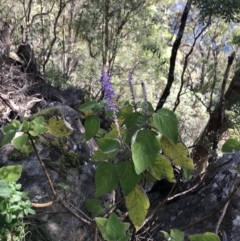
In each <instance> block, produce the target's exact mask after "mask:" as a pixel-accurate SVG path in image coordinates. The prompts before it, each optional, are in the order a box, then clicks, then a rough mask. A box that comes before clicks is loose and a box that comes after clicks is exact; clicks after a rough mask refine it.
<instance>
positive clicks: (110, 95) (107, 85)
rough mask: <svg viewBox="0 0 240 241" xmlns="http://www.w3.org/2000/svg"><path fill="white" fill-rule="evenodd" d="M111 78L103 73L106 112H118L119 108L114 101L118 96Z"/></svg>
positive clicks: (101, 79) (101, 81) (102, 81)
mask: <svg viewBox="0 0 240 241" xmlns="http://www.w3.org/2000/svg"><path fill="white" fill-rule="evenodd" d="M110 80H111V76H110V75H109V74H108V73H107V72H105V71H102V74H101V78H100V83H102V90H103V92H104V99H105V100H107V107H106V110H107V111H108V110H112V111H115V112H117V108H116V105H115V101H114V96H115V95H116V94H115V92H114V90H113V86H112V84H111V82H110Z"/></svg>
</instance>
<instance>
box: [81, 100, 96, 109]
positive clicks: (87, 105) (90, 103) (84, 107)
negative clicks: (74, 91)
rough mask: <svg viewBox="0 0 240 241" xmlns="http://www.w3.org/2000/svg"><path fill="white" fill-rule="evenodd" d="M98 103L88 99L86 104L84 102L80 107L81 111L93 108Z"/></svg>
mask: <svg viewBox="0 0 240 241" xmlns="http://www.w3.org/2000/svg"><path fill="white" fill-rule="evenodd" d="M96 104H97V101H95V100H92V101H88V102H86V103H84V104H82V105H81V106H80V108H79V110H80V111H87V110H92V109H93V108H94V107H95V105H96Z"/></svg>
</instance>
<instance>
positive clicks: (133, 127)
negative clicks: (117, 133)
mask: <svg viewBox="0 0 240 241" xmlns="http://www.w3.org/2000/svg"><path fill="white" fill-rule="evenodd" d="M140 117H143V115H142V114H141V113H139V112H133V113H131V114H129V115H127V116H126V118H125V120H124V122H123V124H124V125H126V127H127V135H126V143H127V144H128V143H131V140H132V136H133V135H134V134H135V133H136V131H137V130H138V129H139V126H138V118H140Z"/></svg>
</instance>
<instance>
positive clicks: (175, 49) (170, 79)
mask: <svg viewBox="0 0 240 241" xmlns="http://www.w3.org/2000/svg"><path fill="white" fill-rule="evenodd" d="M191 4H192V0H188V1H187V4H186V6H185V8H184V11H183V14H182V18H181V24H180V26H179V29H178V34H177V37H176V39H175V41H174V43H173V47H172V54H171V58H170V67H169V72H168V82H167V85H166V87H165V90H164V91H163V94H162V96H161V98H160V99H159V101H158V104H157V107H156V109H155V112H156V111H158V110H159V109H161V108H162V107H163V105H164V103H165V101H166V99H167V97H168V96H169V94H170V89H171V87H172V84H173V82H174V71H175V63H176V58H177V52H178V49H179V46H180V44H181V40H182V36H183V33H184V29H185V26H186V22H187V18H188V14H189V11H190V9H191Z"/></svg>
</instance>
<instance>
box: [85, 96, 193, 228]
mask: <svg viewBox="0 0 240 241" xmlns="http://www.w3.org/2000/svg"><path fill="white" fill-rule="evenodd" d="M96 105H97V103H96V102H95V101H90V102H89V103H85V105H84V106H83V108H81V110H82V111H83V110H84V112H83V113H85V115H87V118H88V119H90V118H91V119H93V117H91V116H95V117H94V122H95V123H97V121H96V118H98V117H97V112H95V111H94V109H95V107H96ZM139 106H140V108H141V109H142V113H141V112H139V111H138V110H137V111H135V110H134V108H133V107H132V106H131V105H130V104H129V103H126V104H125V105H124V107H123V108H121V109H120V110H119V112H118V113H117V118H118V119H117V121H118V126H115V125H114V123H113V124H111V128H112V129H111V130H110V131H109V132H108V133H106V134H105V135H104V136H102V137H100V138H99V139H98V140H97V143H98V148H99V149H98V150H96V151H95V153H94V155H93V158H92V160H93V161H98V162H100V163H99V164H98V166H97V169H96V174H95V186H96V196H97V197H99V196H101V195H103V194H106V193H108V192H110V191H112V190H114V189H116V188H117V186H118V182H119V183H120V187H121V190H122V192H123V195H124V198H125V203H126V207H127V209H128V214H129V218H130V219H131V222H132V223H133V225H134V227H135V228H136V229H139V228H140V227H141V225H142V224H143V222H144V220H145V218H146V215H147V212H148V208H149V205H150V204H149V200H148V197H147V195H146V194H145V192H144V190H143V188H142V186H141V180H142V178H145V177H146V176H148V175H152V176H153V177H155V178H156V179H158V180H161V179H162V178H166V179H167V180H168V181H169V182H173V183H174V182H175V177H174V173H173V167H172V165H171V162H174V163H176V164H177V165H179V166H181V167H183V168H187V169H188V176H189V175H190V172H191V170H192V169H193V161H192V160H191V159H190V158H189V154H188V150H187V148H186V147H185V146H184V145H183V143H182V142H181V141H179V139H180V138H179V135H178V121H177V117H176V115H175V114H174V113H173V112H172V111H170V110H168V109H163V110H160V111H158V112H157V113H154V111H153V108H151V107H149V111H148V114H147V115H146V114H145V113H144V108H145V107H144V105H143V104H142V103H141V104H140V105H139ZM148 106H149V105H148ZM94 113H95V114H94ZM152 122H153V124H152ZM85 128H86V133H91V135H89V137H90V136H92V135H93V132H92V130H90V129H91V128H92V126H91V125H90V124H87V125H85ZM94 128H95V127H94ZM94 133H97V128H96V129H95V131H94ZM119 133H120V135H121V134H123V138H121V139H119ZM95 135H96V134H95ZM125 137H126V138H125ZM130 143H131V145H130ZM161 149H162V151H163V154H160V151H161ZM127 150H128V151H127ZM140 174H141V175H140ZM186 175H187V174H186ZM94 204H95V207H94ZM86 207H87V209H88V210H89V211H90V212H92V213H93V215H94V216H95V215H96V216H97V215H99V213H101V212H102V207H101V205H100V203H99V202H97V201H96V200H94V201H88V202H87V203H86ZM139 210H141V212H139ZM101 232H103V231H101Z"/></svg>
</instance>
